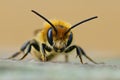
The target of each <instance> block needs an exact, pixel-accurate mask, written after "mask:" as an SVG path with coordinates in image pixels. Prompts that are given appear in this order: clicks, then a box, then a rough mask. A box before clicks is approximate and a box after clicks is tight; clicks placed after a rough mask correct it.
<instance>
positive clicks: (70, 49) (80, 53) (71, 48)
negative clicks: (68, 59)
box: [65, 45, 97, 64]
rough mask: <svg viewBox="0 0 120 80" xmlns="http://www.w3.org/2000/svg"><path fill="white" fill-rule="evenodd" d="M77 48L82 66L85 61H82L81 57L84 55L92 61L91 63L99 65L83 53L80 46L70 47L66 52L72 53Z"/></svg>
mask: <svg viewBox="0 0 120 80" xmlns="http://www.w3.org/2000/svg"><path fill="white" fill-rule="evenodd" d="M75 48H76V52H77V56H79V58H80V62H81V63H82V64H83V61H82V56H81V55H84V56H85V57H86V58H87V59H88V60H90V61H91V62H93V63H95V64H97V63H96V62H95V61H94V60H92V59H91V58H90V57H89V56H87V55H86V53H85V52H84V51H83V49H82V48H80V47H79V46H76V45H73V46H70V47H69V48H68V49H67V50H66V51H65V52H66V53H68V52H70V51H72V50H73V49H75Z"/></svg>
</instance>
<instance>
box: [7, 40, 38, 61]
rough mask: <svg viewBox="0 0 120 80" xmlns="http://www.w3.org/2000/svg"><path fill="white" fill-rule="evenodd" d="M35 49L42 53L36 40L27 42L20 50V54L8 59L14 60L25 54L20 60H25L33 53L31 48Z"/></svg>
mask: <svg viewBox="0 0 120 80" xmlns="http://www.w3.org/2000/svg"><path fill="white" fill-rule="evenodd" d="M32 46H33V47H34V48H35V49H36V50H37V51H40V47H39V44H38V43H37V42H36V41H35V40H30V41H27V42H26V43H25V44H24V45H23V46H22V47H21V49H20V51H19V52H16V53H15V54H13V55H12V56H11V57H9V58H8V59H12V58H15V57H17V56H18V55H19V54H20V53H24V56H23V57H22V58H20V60H22V59H24V58H25V57H26V56H27V55H28V53H30V52H31V47H32Z"/></svg>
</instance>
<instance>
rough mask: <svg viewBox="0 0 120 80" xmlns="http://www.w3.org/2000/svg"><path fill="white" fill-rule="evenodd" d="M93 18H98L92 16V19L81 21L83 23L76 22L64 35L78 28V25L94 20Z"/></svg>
mask: <svg viewBox="0 0 120 80" xmlns="http://www.w3.org/2000/svg"><path fill="white" fill-rule="evenodd" d="M95 18H98V17H97V16H94V17H91V18H88V19H85V20H83V21H81V22H78V23H77V24H75V25H73V26H72V27H71V28H69V29H68V30H67V32H66V33H65V34H67V33H68V32H69V31H70V30H71V29H73V28H75V27H76V26H78V25H80V24H82V23H85V22H87V21H90V20H92V19H95Z"/></svg>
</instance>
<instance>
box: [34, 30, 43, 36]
mask: <svg viewBox="0 0 120 80" xmlns="http://www.w3.org/2000/svg"><path fill="white" fill-rule="evenodd" d="M40 31H42V29H36V30H35V31H34V35H36V34H37V33H39V32H40Z"/></svg>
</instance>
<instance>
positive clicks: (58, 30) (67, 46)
mask: <svg viewBox="0 0 120 80" xmlns="http://www.w3.org/2000/svg"><path fill="white" fill-rule="evenodd" d="M31 11H32V12H33V13H34V14H36V15H37V16H39V17H40V18H42V19H43V20H45V21H46V23H45V25H44V28H43V29H39V30H37V31H35V37H33V39H31V40H29V41H27V42H26V43H25V44H24V45H22V47H21V48H20V51H18V52H16V53H14V54H13V55H12V56H11V57H9V59H11V58H15V57H17V56H18V55H19V54H21V53H24V55H23V56H22V57H21V58H20V60H22V59H24V58H25V57H26V56H27V55H28V53H31V54H34V56H35V58H37V59H38V60H40V61H50V60H52V59H53V58H55V57H56V56H57V55H58V54H65V61H66V62H67V61H68V53H69V52H71V51H72V50H74V49H75V50H76V53H77V56H79V59H80V62H81V63H82V64H83V61H82V55H83V56H85V57H86V58H87V59H88V60H90V61H91V62H93V63H95V64H97V62H95V61H94V60H92V59H91V58H90V57H89V56H88V55H87V54H86V53H85V51H84V50H83V49H82V48H81V47H80V46H78V45H72V41H73V32H72V29H73V28H75V27H77V26H78V25H80V24H82V23H85V22H87V21H90V20H93V19H95V18H97V16H94V17H91V18H88V19H85V20H83V21H80V22H78V23H77V24H74V25H72V26H71V25H70V24H69V23H67V22H64V21H60V20H51V21H49V20H48V19H47V18H46V17H44V16H43V15H41V14H39V13H38V12H36V11H35V10H31ZM33 49H34V50H33ZM32 51H33V52H32Z"/></svg>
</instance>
